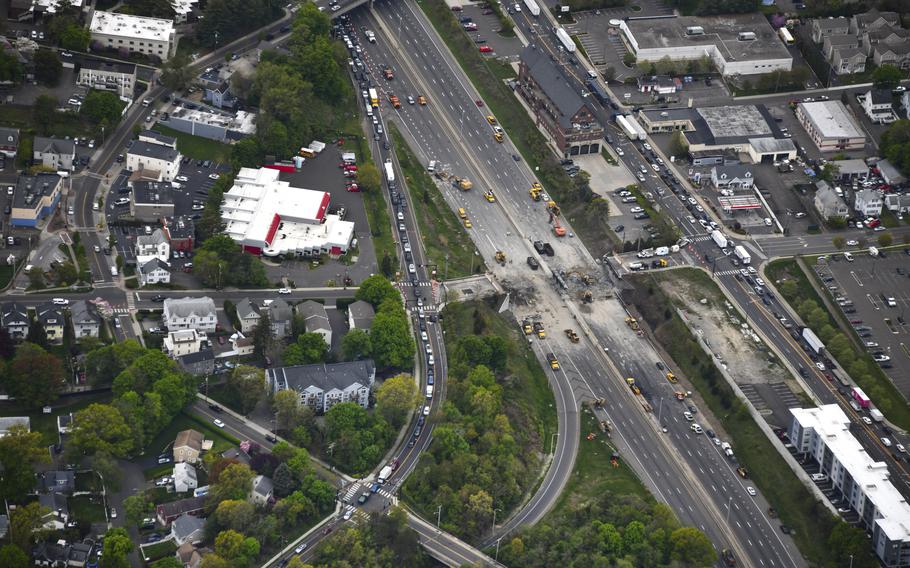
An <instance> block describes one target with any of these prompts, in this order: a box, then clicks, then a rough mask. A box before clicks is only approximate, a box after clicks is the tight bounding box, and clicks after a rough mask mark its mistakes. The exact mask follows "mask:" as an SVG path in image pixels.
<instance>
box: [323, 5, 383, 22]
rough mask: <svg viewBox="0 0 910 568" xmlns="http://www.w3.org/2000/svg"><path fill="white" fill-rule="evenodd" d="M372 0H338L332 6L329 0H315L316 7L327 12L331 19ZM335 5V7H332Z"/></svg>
mask: <svg viewBox="0 0 910 568" xmlns="http://www.w3.org/2000/svg"><path fill="white" fill-rule="evenodd" d="M372 1H373V0H339V2H337V3H336V4H334V6H330V5H329V0H317V1H316V2H315V4H316V7H317V8H319V9H320V10H321V11H323V12H325V13H326V14H328V16H329V17H330V18H332V19H333V20H334V19H335V18H337V17H338V16H343V15H345V14H347V13H348V12H350V11H351V10H353V9H354V8H358V7H360V6H363V5H364V4H367V3H372ZM334 7H337V9H333V8H334Z"/></svg>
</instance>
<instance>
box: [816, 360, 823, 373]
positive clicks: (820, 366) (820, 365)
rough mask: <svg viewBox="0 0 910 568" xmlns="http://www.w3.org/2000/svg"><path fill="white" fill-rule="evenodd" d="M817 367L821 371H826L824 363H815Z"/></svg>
mask: <svg viewBox="0 0 910 568" xmlns="http://www.w3.org/2000/svg"><path fill="white" fill-rule="evenodd" d="M815 367H816V368H817V369H818V370H819V371H824V370H825V364H824V363H822V362H821V361H816V362H815Z"/></svg>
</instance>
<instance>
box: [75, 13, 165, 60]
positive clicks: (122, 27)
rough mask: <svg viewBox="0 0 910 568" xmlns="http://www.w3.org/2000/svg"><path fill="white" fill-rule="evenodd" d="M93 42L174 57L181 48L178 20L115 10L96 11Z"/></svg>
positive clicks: (93, 18)
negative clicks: (178, 48) (175, 22)
mask: <svg viewBox="0 0 910 568" xmlns="http://www.w3.org/2000/svg"><path fill="white" fill-rule="evenodd" d="M89 31H90V32H91V35H92V43H93V45H94V46H96V47H100V48H102V49H125V50H127V51H129V52H131V53H142V54H145V55H151V56H154V57H158V58H159V59H161V60H162V61H167V60H168V59H170V58H171V57H172V56H173V55H174V52H175V51H176V49H177V32H176V31H175V30H174V22H173V21H172V20H165V19H162V18H148V17H145V16H133V15H130V14H120V13H115V12H104V11H100V10H99V11H96V12H95V13H94V15H93V16H92V23H91V25H90V26H89Z"/></svg>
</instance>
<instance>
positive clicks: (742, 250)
mask: <svg viewBox="0 0 910 568" xmlns="http://www.w3.org/2000/svg"><path fill="white" fill-rule="evenodd" d="M733 253H734V254H735V255H736V258H738V259H739V261H740V262H741V263H743V264H751V263H752V257H751V256H749V251H747V250H746V247H744V246H742V245H736V247H735V248H734V249H733Z"/></svg>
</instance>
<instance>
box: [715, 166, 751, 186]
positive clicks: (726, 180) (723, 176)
mask: <svg viewBox="0 0 910 568" xmlns="http://www.w3.org/2000/svg"><path fill="white" fill-rule="evenodd" d="M754 183H755V179H754V178H753V177H752V170H750V169H749V168H748V167H747V166H744V165H742V164H731V165H729V166H714V167H713V168H711V184H712V185H713V186H714V187H716V188H717V189H752V185H753V184H754Z"/></svg>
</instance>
